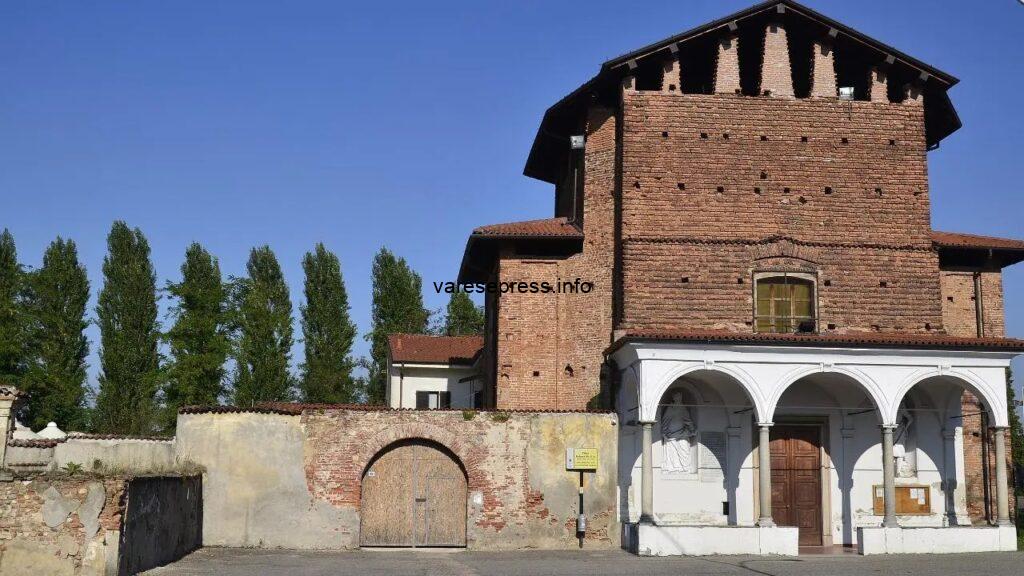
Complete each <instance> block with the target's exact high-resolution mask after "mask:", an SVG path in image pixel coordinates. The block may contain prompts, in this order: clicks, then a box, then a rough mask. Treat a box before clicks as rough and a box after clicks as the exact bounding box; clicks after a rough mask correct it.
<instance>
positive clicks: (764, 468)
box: [757, 422, 775, 526]
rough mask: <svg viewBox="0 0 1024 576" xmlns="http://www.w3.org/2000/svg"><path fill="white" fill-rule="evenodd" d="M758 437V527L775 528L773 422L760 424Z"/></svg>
mask: <svg viewBox="0 0 1024 576" xmlns="http://www.w3.org/2000/svg"><path fill="white" fill-rule="evenodd" d="M757 427H758V437H757V466H758V470H757V490H758V494H757V496H758V504H759V506H760V508H761V512H760V515H759V516H758V519H757V525H758V526H775V521H774V520H772V450H771V447H770V446H769V444H770V443H771V435H770V432H771V429H772V424H771V422H767V423H762V424H758V425H757Z"/></svg>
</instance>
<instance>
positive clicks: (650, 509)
mask: <svg viewBox="0 0 1024 576" xmlns="http://www.w3.org/2000/svg"><path fill="white" fill-rule="evenodd" d="M640 426H641V427H642V429H643V440H642V442H643V449H642V451H641V460H640V466H641V473H640V521H641V522H643V523H645V524H652V523H653V522H654V462H653V461H652V460H653V458H652V455H651V442H652V439H651V435H652V433H653V428H654V423H653V422H641V423H640Z"/></svg>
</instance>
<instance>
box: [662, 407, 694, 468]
mask: <svg viewBox="0 0 1024 576" xmlns="http://www.w3.org/2000/svg"><path fill="white" fill-rule="evenodd" d="M696 437H697V427H696V426H695V425H694V423H693V418H691V417H690V409H689V408H687V407H686V406H684V405H683V393H682V392H681V391H678V390H677V391H676V392H674V393H673V394H672V404H671V405H670V406H666V407H665V410H664V411H663V412H662V414H661V441H662V446H663V447H664V449H665V458H664V460H663V462H662V464H661V469H662V470H663V471H665V472H678V473H687V474H689V473H693V472H695V471H696V466H694V464H696V462H694V460H695V459H694V457H693V443H694V439H695V438H696Z"/></svg>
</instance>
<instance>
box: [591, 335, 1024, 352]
mask: <svg viewBox="0 0 1024 576" xmlns="http://www.w3.org/2000/svg"><path fill="white" fill-rule="evenodd" d="M629 342H682V343H705V344H750V345H762V346H765V345H782V346H812V347H826V348H831V347H835V348H845V347H866V348H904V349H923V350H927V349H952V350H976V351H987V352H1021V353H1024V340H1018V339H1014V338H962V337H954V336H924V335H917V334H878V333H850V334H770V333H754V332H749V333H747V332H719V331H700V330H695V331H679V332H674V331H657V330H652V331H631V332H627V333H626V335H625V336H622V337H621V338H619V339H618V340H616V341H615V342H614V343H613V344H612V345H611V346H610V347H609V348H608V349H607V350H606V351H605V354H612V353H614V352H615V351H616V350H618V349H620V348H622V346H624V345H625V344H627V343H629Z"/></svg>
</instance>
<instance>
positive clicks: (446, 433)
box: [301, 409, 619, 549]
mask: <svg viewBox="0 0 1024 576" xmlns="http://www.w3.org/2000/svg"><path fill="white" fill-rule="evenodd" d="M301 418H302V427H303V429H304V430H305V440H304V445H305V447H306V449H305V458H304V461H305V473H306V479H307V484H308V489H309V491H310V494H311V495H312V496H313V498H314V499H315V500H320V501H326V502H328V503H330V504H331V505H333V506H335V507H337V508H355V509H358V507H359V504H360V486H361V483H362V475H363V473H364V471H365V469H366V467H367V466H368V464H369V463H370V461H371V459H372V458H373V457H374V456H375V455H376V454H377V453H378V452H380V451H381V450H382V449H384V448H386V447H387V446H389V445H390V444H392V443H394V442H397V441H399V440H403V439H408V438H415V439H424V440H430V441H434V442H437V443H439V444H441V445H444V446H445V447H447V448H448V449H449V450H450V451H451V452H452V453H453V454H455V456H456V457H457V458H458V459H459V461H460V463H461V464H462V466H463V468H464V470H465V472H466V477H467V484H468V490H469V499H470V502H469V511H468V514H469V516H468V522H469V525H468V527H467V539H468V544H467V545H468V547H469V548H472V549H522V548H572V547H575V546H576V545H577V541H576V538H575V521H576V514H577V500H576V499H577V494H578V493H577V488H576V486H577V481H578V480H577V476H576V475H575V474H573V473H570V472H567V471H565V468H564V457H565V448H566V447H567V446H588V447H597V448H598V449H599V451H600V458H601V467H600V469H599V470H598V472H597V473H595V474H588V475H587V481H586V482H587V488H586V489H585V491H584V495H585V496H584V506H585V507H586V511H587V517H588V526H589V528H588V533H587V539H586V541H587V543H588V544H587V545H588V546H598V547H615V546H617V545H618V537H619V535H618V524H617V520H616V515H615V494H616V490H615V482H616V473H615V470H616V463H615V462H616V461H615V457H616V450H615V446H616V439H617V432H618V428H617V426H616V418H615V416H614V415H613V414H567V413H560V414H559V413H554V414H529V413H507V412H468V411H467V412H463V411H452V410H443V411H442V410H431V411H410V410H402V411H393V410H382V411H362V410H343V409H337V410H335V409H329V410H308V411H305V412H304V413H303V415H302V417H301ZM477 498H478V502H479V504H478V503H477ZM347 529H348V530H352V531H354V532H355V533H356V534H358V527H357V526H356V527H348V528H347Z"/></svg>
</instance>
